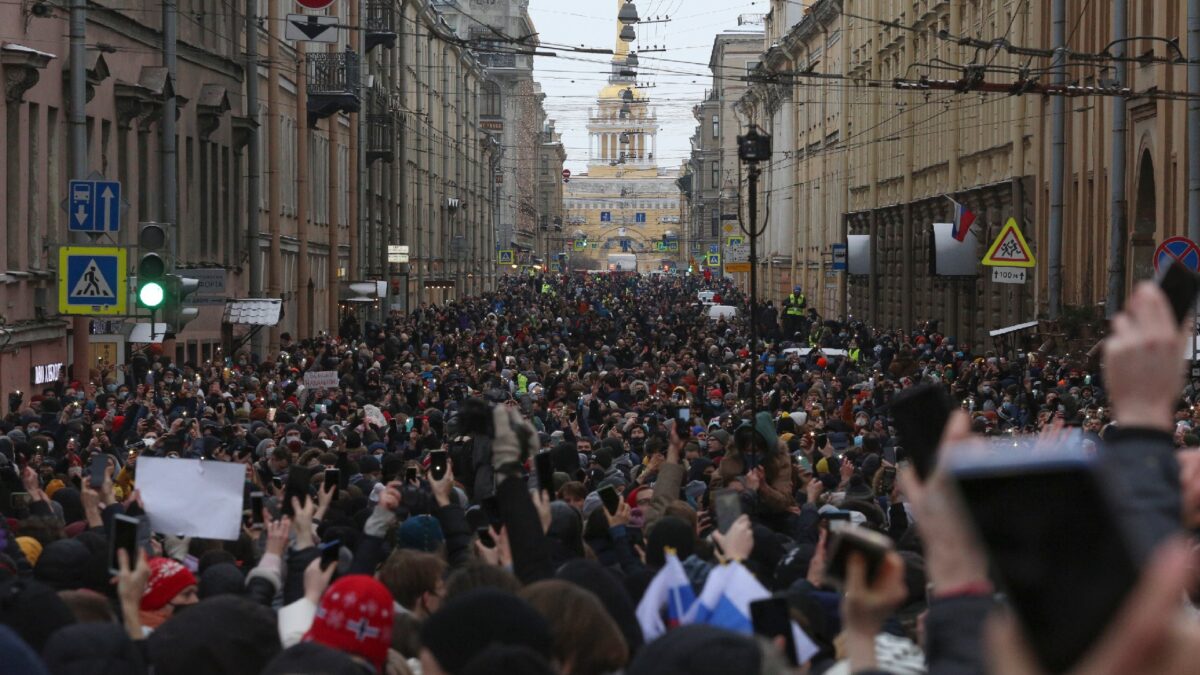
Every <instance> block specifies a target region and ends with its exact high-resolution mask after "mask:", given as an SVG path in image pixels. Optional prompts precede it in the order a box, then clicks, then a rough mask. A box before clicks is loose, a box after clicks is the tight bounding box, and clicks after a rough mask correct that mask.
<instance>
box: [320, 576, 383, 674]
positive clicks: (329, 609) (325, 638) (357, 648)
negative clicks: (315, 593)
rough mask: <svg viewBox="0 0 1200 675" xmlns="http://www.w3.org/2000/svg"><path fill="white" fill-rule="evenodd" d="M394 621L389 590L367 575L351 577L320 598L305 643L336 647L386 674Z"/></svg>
mask: <svg viewBox="0 0 1200 675" xmlns="http://www.w3.org/2000/svg"><path fill="white" fill-rule="evenodd" d="M393 618H394V617H393V614H392V594H391V593H390V592H389V591H388V589H387V587H386V586H384V585H383V584H382V583H380V582H379V581H377V580H375V579H374V578H373V577H369V576H366V575H365V574H352V575H349V576H345V577H342V578H341V579H338V580H337V581H336V582H334V583H333V585H332V586H330V587H329V588H328V589H327V590H326V591H325V594H324V595H322V596H321V604H320V605H318V606H317V614H316V616H315V617H314V618H313V622H312V626H311V627H310V628H309V629H308V632H307V633H305V634H304V638H303V641H304V642H316V643H318V644H322V645H325V646H326V647H333V648H334V649H337V650H340V651H343V652H345V653H347V654H349V655H350V656H351V657H352V658H354V659H355V660H356V661H363V662H365V663H369V664H370V665H371V666H372V667H374V669H375V671H376V672H383V666H384V663H385V662H386V661H387V656H388V647H389V646H391V644H392V621H393Z"/></svg>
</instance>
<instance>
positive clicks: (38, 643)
mask: <svg viewBox="0 0 1200 675" xmlns="http://www.w3.org/2000/svg"><path fill="white" fill-rule="evenodd" d="M73 623H75V615H74V614H71V610H70V608H68V607H67V605H66V603H65V602H63V601H62V599H61V598H59V597H58V593H56V592H55V591H54V589H53V588H50V587H49V586H47V585H46V584H43V583H40V582H38V581H34V580H32V579H9V580H8V581H5V582H3V583H0V624H4V625H7V626H8V627H10V628H12V629H13V630H14V631H15V632H16V633H17V635H20V636H21V639H22V640H24V641H25V642H26V644H28V645H29V646H30V647H32V648H33V650H34V651H35V652H38V653H41V651H42V648H43V647H45V646H46V641H47V640H48V639H49V638H50V636H51V635H53V634H54V631H56V630H58V629H59V628H62V627H63V626H69V625H71V624H73Z"/></svg>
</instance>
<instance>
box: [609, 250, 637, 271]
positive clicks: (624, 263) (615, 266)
mask: <svg viewBox="0 0 1200 675" xmlns="http://www.w3.org/2000/svg"><path fill="white" fill-rule="evenodd" d="M637 269H638V265H637V256H636V255H634V254H632V253H610V254H609V256H608V271H609V272H637Z"/></svg>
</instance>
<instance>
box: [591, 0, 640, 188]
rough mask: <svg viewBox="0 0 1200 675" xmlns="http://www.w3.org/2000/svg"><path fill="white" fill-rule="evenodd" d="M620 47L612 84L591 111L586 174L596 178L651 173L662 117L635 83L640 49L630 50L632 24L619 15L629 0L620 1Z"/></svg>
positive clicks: (618, 35)
mask: <svg viewBox="0 0 1200 675" xmlns="http://www.w3.org/2000/svg"><path fill="white" fill-rule="evenodd" d="M616 3H617V13H618V18H617V19H616V20H615V21H614V23H615V26H616V35H615V38H616V46H615V47H614V49H613V57H612V71H611V72H610V74H609V76H608V84H607V85H605V86H604V87H603V88H602V89H601V90H600V95H599V96H598V97H597V98H596V107H595V108H593V109H592V110H590V111H589V114H588V125H587V129H588V139H589V144H588V174H589V175H591V176H594V177H597V178H653V177H655V176H657V175H658V163H657V160H656V159H655V151H656V150H657V138H658V118H657V116H656V115H655V113H654V109H653V108H652V107H651V106H650V99H649V97H648V96H646V95H645V93H644V92H643V91H642V90H640V89H638V87H637V67H638V57H637V54H635V53H632V52H630V51H629V43H630V42H631V41H632V40H633V37H634V29H633V27H632V26H627V25H625V24H624V23H622V22H621V20H620V18H619V16H620V11H621V8H622V7H623V6H624V5H625V0H616Z"/></svg>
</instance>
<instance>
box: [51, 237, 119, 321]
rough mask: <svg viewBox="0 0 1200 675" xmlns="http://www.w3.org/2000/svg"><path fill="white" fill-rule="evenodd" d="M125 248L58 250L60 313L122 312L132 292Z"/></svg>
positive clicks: (80, 247)
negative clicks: (130, 291)
mask: <svg viewBox="0 0 1200 675" xmlns="http://www.w3.org/2000/svg"><path fill="white" fill-rule="evenodd" d="M125 261H126V257H125V249H124V248H119V247H116V246H63V247H62V248H60V249H59V250H58V311H59V313H60V314H83V315H88V316H121V315H123V314H125V308H126V302H127V298H128V296H129V278H128V270H127V268H126V262H125Z"/></svg>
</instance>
